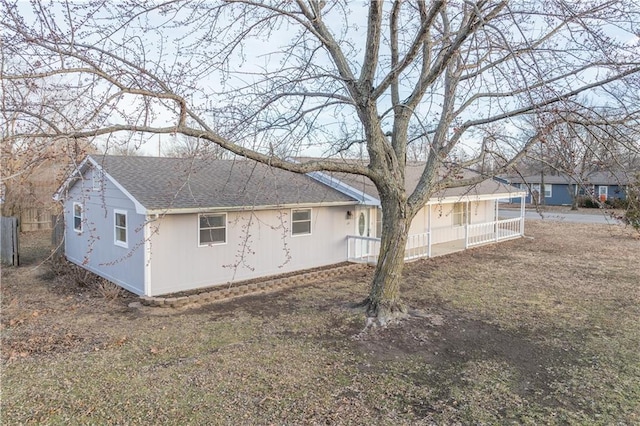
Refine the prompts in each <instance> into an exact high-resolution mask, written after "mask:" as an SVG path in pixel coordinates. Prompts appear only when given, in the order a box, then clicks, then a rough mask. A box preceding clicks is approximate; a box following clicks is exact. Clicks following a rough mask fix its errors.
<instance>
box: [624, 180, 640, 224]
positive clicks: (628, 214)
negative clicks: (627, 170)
mask: <svg viewBox="0 0 640 426" xmlns="http://www.w3.org/2000/svg"><path fill="white" fill-rule="evenodd" d="M626 201H627V208H626V210H625V212H624V215H623V221H624V222H625V223H626V224H627V225H631V226H632V227H633V229H635V230H636V231H638V232H639V233H640V173H638V174H637V175H636V177H635V182H633V183H631V184H629V186H628V187H627V199H626Z"/></svg>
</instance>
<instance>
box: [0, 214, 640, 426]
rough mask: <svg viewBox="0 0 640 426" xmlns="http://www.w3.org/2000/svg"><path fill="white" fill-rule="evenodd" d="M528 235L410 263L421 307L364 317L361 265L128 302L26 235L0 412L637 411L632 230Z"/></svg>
mask: <svg viewBox="0 0 640 426" xmlns="http://www.w3.org/2000/svg"><path fill="white" fill-rule="evenodd" d="M527 235H528V237H529V238H524V239H519V240H515V241H511V242H506V243H501V244H498V245H493V246H487V247H482V248H478V249H474V250H469V251H466V252H461V253H456V254H453V255H449V256H446V257H440V258H436V259H430V260H423V261H419V262H415V263H412V264H409V265H407V267H406V268H405V277H404V283H403V288H402V291H403V296H404V300H405V301H406V302H407V303H408V304H409V305H410V306H411V307H412V308H414V309H416V310H417V311H418V312H420V313H421V315H416V316H414V317H412V318H410V319H408V320H406V321H404V322H402V323H400V324H396V325H392V326H389V327H388V328H386V329H377V330H373V331H369V332H366V333H360V331H361V330H362V326H363V323H364V321H363V314H362V313H361V312H359V311H357V310H356V309H354V308H352V303H353V302H357V301H359V300H361V299H362V298H364V296H365V295H366V293H367V285H368V282H369V280H370V277H371V271H364V272H357V273H353V274H351V275H348V276H343V277H341V278H338V279H332V280H330V281H317V282H314V283H312V284H310V285H306V286H301V287H295V288H291V289H288V290H283V291H280V292H274V293H268V294H259V295H254V296H247V297H243V298H238V299H233V300H230V301H227V302H221V303H215V304H209V305H203V306H196V307H190V308H183V309H180V310H177V309H163V308H148V307H143V308H137V307H129V304H130V303H131V302H134V301H135V300H136V299H135V297H133V296H131V295H124V296H123V297H120V298H118V299H116V300H108V299H107V298H105V297H103V296H102V295H101V294H100V292H99V291H97V290H96V289H95V288H87V287H78V286H77V285H76V284H75V283H73V282H70V280H69V279H68V278H64V277H55V276H54V275H53V274H52V273H51V272H49V270H48V267H47V265H46V264H40V260H39V259H41V258H42V257H43V256H44V254H45V253H46V250H47V248H46V247H42V246H41V245H40V243H39V241H43V238H38V237H42V235H38V234H32V235H26V236H25V238H24V240H23V242H22V243H23V247H24V248H25V252H24V254H23V255H22V256H23V260H25V263H26V265H24V266H21V267H19V268H4V269H3V271H2V412H1V419H0V420H1V423H2V424H29V423H31V424H65V425H66V424H181V425H186V424H233V425H236V424H389V425H398V424H425V425H426V424H446V425H449V424H465V425H466V424H496V423H497V424H536V425H537V424H585V425H593V424H602V425H608V424H639V423H640V284H639V283H640V240H638V239H637V238H635V237H634V235H633V234H632V233H631V231H629V230H626V229H625V228H622V227H619V226H614V225H612V226H605V225H574V224H565V223H557V222H547V221H533V222H527ZM44 240H46V235H45V236H44ZM38 265H39V266H38Z"/></svg>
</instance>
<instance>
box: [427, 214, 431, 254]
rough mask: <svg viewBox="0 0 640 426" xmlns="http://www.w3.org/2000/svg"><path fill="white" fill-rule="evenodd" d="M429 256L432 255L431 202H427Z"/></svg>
mask: <svg viewBox="0 0 640 426" xmlns="http://www.w3.org/2000/svg"><path fill="white" fill-rule="evenodd" d="M427 257H431V204H427Z"/></svg>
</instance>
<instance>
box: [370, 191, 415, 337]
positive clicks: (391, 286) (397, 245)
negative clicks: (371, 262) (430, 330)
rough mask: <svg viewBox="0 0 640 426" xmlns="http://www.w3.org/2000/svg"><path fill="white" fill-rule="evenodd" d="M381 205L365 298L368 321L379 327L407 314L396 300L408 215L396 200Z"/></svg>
mask: <svg viewBox="0 0 640 426" xmlns="http://www.w3.org/2000/svg"><path fill="white" fill-rule="evenodd" d="M384 204H385V203H383V214H384V225H383V228H382V241H381V247H380V255H379V257H378V263H377V265H376V270H375V273H374V276H373V283H372V285H371V291H370V293H369V297H368V298H367V300H366V305H367V322H368V324H375V325H380V326H384V325H386V324H388V323H389V322H390V321H393V320H395V319H399V318H402V317H404V316H406V314H407V308H406V306H405V305H404V304H403V303H402V302H401V301H400V283H401V281H402V270H403V268H404V255H405V246H406V244H407V237H408V233H409V227H410V224H411V218H410V217H407V216H406V210H405V209H404V208H402V207H401V206H400V205H399V203H394V204H395V206H393V207H387V208H385V206H384Z"/></svg>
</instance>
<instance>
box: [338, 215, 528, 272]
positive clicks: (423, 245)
mask: <svg viewBox="0 0 640 426" xmlns="http://www.w3.org/2000/svg"><path fill="white" fill-rule="evenodd" d="M521 236H524V220H523V218H522V217H518V218H514V219H502V220H495V221H490V222H484V223H475V224H466V225H462V226H457V227H441V228H434V229H431V230H430V231H428V232H426V233H423V234H414V235H410V236H409V238H408V240H407V245H406V248H405V257H404V260H405V261H413V260H417V259H421V258H429V257H436V256H442V255H445V254H449V253H453V252H456V251H461V250H465V249H467V248H471V247H477V246H481V245H486V244H491V243H496V242H500V241H506V240H511V239H514V238H519V237H521ZM379 253H380V238H374V237H360V236H355V235H348V236H347V260H348V261H349V262H355V263H373V264H375V263H377V261H378V254H379Z"/></svg>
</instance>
